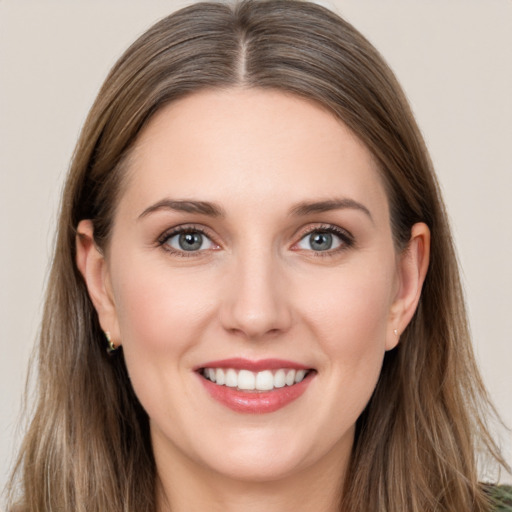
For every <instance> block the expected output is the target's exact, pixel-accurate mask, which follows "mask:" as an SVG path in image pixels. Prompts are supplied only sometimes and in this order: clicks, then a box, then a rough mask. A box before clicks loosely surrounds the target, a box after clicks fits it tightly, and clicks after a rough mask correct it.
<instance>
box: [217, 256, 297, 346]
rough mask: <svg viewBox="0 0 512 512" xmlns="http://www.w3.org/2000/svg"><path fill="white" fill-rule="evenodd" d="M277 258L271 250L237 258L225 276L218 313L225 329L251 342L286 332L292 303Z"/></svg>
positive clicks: (290, 318) (290, 316) (289, 322)
mask: <svg viewBox="0 0 512 512" xmlns="http://www.w3.org/2000/svg"><path fill="white" fill-rule="evenodd" d="M278 260H279V258H278V257H277V256H275V255H274V256H273V255H272V254H271V250H267V251H251V253H250V254H245V255H243V256H240V257H238V258H236V261H235V262H234V264H233V266H232V268H231V270H230V271H229V272H228V274H227V276H226V278H227V281H228V282H227V283H226V286H225V288H224V294H225V295H224V300H223V302H222V310H221V313H220V317H221V323H222V325H223V327H224V329H226V330H227V331H229V332H230V333H233V334H237V335H239V336H242V337H244V338H246V339H248V340H254V341H256V340H262V339H266V338H269V337H275V336H276V335H278V334H282V333H284V332H286V331H288V329H289V328H290V326H291V324H292V311H291V302H290V300H289V297H288V296H287V286H286V278H285V276H284V273H283V269H282V268H281V266H280V262H279V261H278Z"/></svg>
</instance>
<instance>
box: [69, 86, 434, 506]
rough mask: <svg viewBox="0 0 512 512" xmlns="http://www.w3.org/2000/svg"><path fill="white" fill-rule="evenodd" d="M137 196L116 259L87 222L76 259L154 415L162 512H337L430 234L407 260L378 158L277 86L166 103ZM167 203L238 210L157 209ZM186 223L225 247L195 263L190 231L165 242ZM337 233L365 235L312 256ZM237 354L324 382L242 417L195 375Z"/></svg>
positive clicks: (417, 286) (129, 191)
mask: <svg viewBox="0 0 512 512" xmlns="http://www.w3.org/2000/svg"><path fill="white" fill-rule="evenodd" d="M125 185H126V187H125V191H124V193H123V195H122V197H121V199H120V203H119V205H118V208H117V211H116V216H115V219H114V228H113V232H112V238H111V241H110V243H109V247H108V250H107V251H105V253H102V252H101V251H100V250H98V249H97V247H96V246H95V245H94V242H93V230H92V225H91V222H90V221H88V220H85V221H82V222H81V223H80V225H79V227H78V232H79V236H78V237H77V264H78V266H79V268H80V270H81V272H82V274H83V276H84V278H85V280H86V283H87V286H88V289H89V293H90V295H91V298H92V300H93V302H94V305H95V307H96V309H97V312H98V315H99V319H100V323H101V326H102V328H103V329H104V330H105V331H109V332H110V333H111V336H112V339H113V341H114V342H115V343H116V344H117V345H119V344H122V345H123V350H124V355H125V359H126V364H127V367H128V371H129V374H130V377H131V380H132V383H133V386H134V389H135V392H136V393H137V396H138V397H139V399H140V401H141V403H142V405H143V406H144V408H145V409H146V411H147V413H148V415H149V417H150V425H151V434H152V442H153V449H154V453H155V459H156V464H157V470H158V475H159V500H160V509H161V510H165V509H166V508H167V506H168V504H171V505H172V510H173V511H177V512H180V511H182V510H183V511H190V510H219V511H220V510H222V511H223V512H226V511H228V512H229V511H239V510H244V511H266V512H269V511H270V512H277V511H289V510H295V511H301V510H304V511H306V510H307V511H310V510H323V511H331V510H332V511H334V510H337V503H338V500H339V497H340V491H339V489H341V487H342V482H343V478H344V476H345V473H346V468H347V463H348V458H349V455H350V450H351V448H352V444H353V437H354V425H355V422H356V419H357V418H358V416H359V415H360V413H361V412H362V410H363V409H364V407H365V405H366V404H367V402H368V400H369V398H370V396H371V394H372V392H373V389H374V387H375V384H376V381H377V379H378V376H379V372H380V368H381V364H382V359H383V356H384V354H385V352H386V351H387V350H391V349H393V348H394V347H395V346H396V344H397V343H398V342H399V335H397V334H395V332H394V330H395V329H396V330H397V331H398V333H400V332H402V331H403V329H404V328H405V327H406V325H407V323H408V322H409V321H410V319H411V317H412V315H413V313H414V311H415V308H416V306H417V303H418V299H419V295H420V291H421V286H422V283H423V280H424V277H425V274H426V270H427V266H428V248H429V231H428V228H427V227H426V226H425V225H424V224H416V225H415V226H414V227H413V229H412V232H411V241H410V244H409V248H408V250H407V251H404V252H402V253H400V254H398V253H397V252H396V250H395V247H394V244H393V239H392V233H391V228H390V219H389V206H388V200H387V197H386V193H385V189H384V186H383V183H382V180H381V178H380V175H379V170H378V167H377V165H376V163H375V161H374V159H373V157H372V155H371V154H370V152H369V151H368V150H367V148H366V147H365V146H364V145H363V144H362V143H361V142H360V141H359V140H358V139H357V137H355V135H354V134H353V133H352V132H351V131H350V130H349V129H348V128H347V127H346V126H345V125H344V124H343V123H341V122H340V121H339V120H337V119H335V118H334V117H333V116H332V115H331V114H330V113H329V112H327V111H326V110H324V109H323V108H321V107H320V106H318V105H317V104H315V103H312V102H308V101H306V100H304V99H300V98H297V97H295V96H292V95H287V94H284V93H282V92H275V91H261V90H257V89H256V90H255V89H252V90H247V89H242V88H240V89H230V90H224V91H205V92H200V93H195V94H193V95H191V96H189V97H187V98H185V99H182V100H179V101H177V102H174V103H172V104H170V105H169V106H166V107H165V108H164V109H162V110H161V111H159V112H158V113H157V114H156V115H155V116H154V118H153V119H152V120H151V121H150V123H149V124H148V126H147V127H146V128H145V129H144V131H143V132H142V133H141V134H140V136H139V138H138V140H137V142H136V144H135V147H134V150H133V152H132V155H131V159H130V163H129V169H128V172H127V176H126V183H125ZM168 199H171V200H189V201H190V200H193V201H207V202H211V203H214V204H215V205H216V206H217V207H218V208H219V209H221V210H222V213H223V215H221V216H211V215H207V214H205V213H195V212H183V211H175V210H173V209H170V208H167V207H161V208H157V209H153V210H151V207H152V206H154V205H155V204H157V203H158V202H160V201H162V200H168ZM339 199H340V200H343V201H345V203H343V204H342V206H343V207H340V208H335V209H330V210H328V211H319V212H304V211H302V212H301V213H300V214H299V213H298V212H297V211H296V210H297V206H298V205H302V204H304V203H305V202H307V203H311V202H322V201H323V202H325V201H332V200H339ZM347 199H348V200H350V201H352V203H347ZM355 203H357V204H358V205H360V206H355ZM148 208H149V209H150V211H149V212H148ZM365 210H366V211H365ZM143 212H146V213H145V214H143ZM141 215H142V216H141ZM176 226H187V227H189V228H190V227H191V226H192V227H194V228H198V227H199V228H200V229H201V230H203V231H204V233H205V234H206V235H207V237H208V238H204V239H203V240H204V243H203V246H202V248H201V249H200V250H198V251H195V252H189V253H186V254H188V256H183V251H181V252H180V250H179V244H177V240H178V239H177V237H174V238H170V239H167V240H166V241H165V242H163V243H162V241H163V239H162V235H163V234H165V233H166V231H167V232H168V231H169V230H170V229H171V228H174V227H176ZM331 226H334V227H335V228H336V229H340V228H341V230H343V233H344V232H346V233H350V237H348V238H347V237H346V236H344V238H339V237H338V235H333V240H334V245H333V247H335V248H333V249H330V250H326V251H318V250H316V251H315V250H313V249H312V246H311V244H310V242H311V239H310V238H309V233H310V232H311V231H314V230H315V229H316V230H317V232H318V230H319V229H325V228H326V227H331ZM173 247H174V249H173ZM176 247H177V248H178V249H176ZM173 251H174V252H173ZM176 251H178V252H176ZM231 357H244V358H247V359H251V360H259V359H265V358H280V359H287V360H292V361H296V362H298V363H301V364H304V365H306V366H307V367H308V368H314V369H315V371H316V374H315V375H314V377H313V378H312V380H311V382H310V384H309V386H308V387H307V389H306V391H305V393H304V394H303V395H302V396H301V397H300V398H298V399H297V400H295V401H294V402H292V403H290V404H288V405H287V406H286V407H284V408H282V409H279V410H278V411H275V412H272V413H267V414H246V413H239V412H235V411H232V410H230V409H228V408H226V407H225V406H224V405H222V404H219V403H218V402H217V401H215V400H213V399H212V398H211V397H210V395H209V394H208V393H206V392H205V390H204V388H203V386H202V384H201V382H200V378H198V375H197V373H196V372H194V368H197V366H198V365H199V366H200V365H202V364H204V363H205V362H207V361H214V360H219V359H225V358H231Z"/></svg>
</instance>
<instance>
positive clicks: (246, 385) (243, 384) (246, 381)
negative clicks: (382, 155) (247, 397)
mask: <svg viewBox="0 0 512 512" xmlns="http://www.w3.org/2000/svg"><path fill="white" fill-rule="evenodd" d="M255 387H256V376H255V375H254V373H252V372H250V371H248V370H240V373H239V374H238V389H246V390H252V389H254V388H255Z"/></svg>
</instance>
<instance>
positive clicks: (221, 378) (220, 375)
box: [215, 368, 226, 386]
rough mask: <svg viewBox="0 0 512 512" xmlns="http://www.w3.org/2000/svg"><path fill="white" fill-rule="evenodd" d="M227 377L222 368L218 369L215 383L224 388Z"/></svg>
mask: <svg viewBox="0 0 512 512" xmlns="http://www.w3.org/2000/svg"><path fill="white" fill-rule="evenodd" d="M225 377H226V376H225V375H224V370H223V369H222V368H217V370H216V372H215V382H216V383H217V384H219V386H222V385H223V384H225V383H226V378H225Z"/></svg>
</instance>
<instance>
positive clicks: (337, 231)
mask: <svg viewBox="0 0 512 512" xmlns="http://www.w3.org/2000/svg"><path fill="white" fill-rule="evenodd" d="M185 233H199V234H200V235H202V236H204V237H206V238H208V239H209V240H210V241H211V242H212V243H213V244H215V245H217V246H218V244H216V243H215V242H214V241H213V239H212V237H211V236H210V235H209V234H208V233H207V232H206V230H204V229H203V228H201V227H200V226H194V225H191V226H179V227H176V228H172V229H170V230H168V231H165V232H164V233H163V234H162V235H161V236H160V237H159V238H158V240H157V243H158V246H160V247H162V249H163V250H165V251H167V252H169V253H171V254H173V255H175V256H178V257H182V258H191V257H197V256H198V254H200V253H202V252H204V250H202V251H180V250H176V249H173V248H172V247H171V246H170V245H168V244H167V242H168V241H169V240H170V239H171V238H173V237H174V236H176V235H181V234H185ZM313 233H330V234H333V235H335V236H337V237H338V238H339V239H340V241H341V245H340V246H339V247H337V248H335V249H328V250H325V251H314V250H309V251H308V252H310V253H312V254H313V255H314V257H317V258H318V257H319V258H325V257H333V256H336V255H337V254H339V253H340V252H343V251H346V250H347V249H350V248H351V247H353V246H354V244H355V240H354V237H353V236H352V235H351V234H350V233H349V232H348V231H346V230H344V229H342V228H339V227H338V226H334V225H332V224H326V225H319V226H314V227H311V228H309V229H307V230H306V231H304V232H302V233H301V235H300V238H299V240H298V241H297V242H295V243H294V244H293V245H294V246H296V245H297V244H299V243H300V242H301V241H302V240H303V239H304V238H306V237H307V236H310V235H312V234H313ZM296 250H301V249H296Z"/></svg>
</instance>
